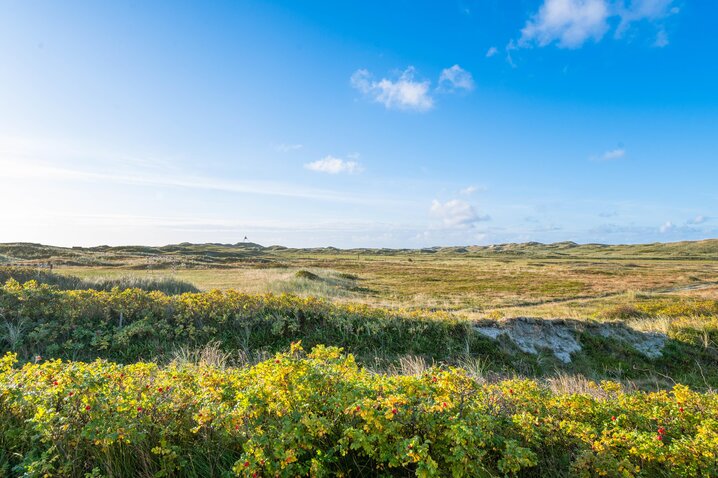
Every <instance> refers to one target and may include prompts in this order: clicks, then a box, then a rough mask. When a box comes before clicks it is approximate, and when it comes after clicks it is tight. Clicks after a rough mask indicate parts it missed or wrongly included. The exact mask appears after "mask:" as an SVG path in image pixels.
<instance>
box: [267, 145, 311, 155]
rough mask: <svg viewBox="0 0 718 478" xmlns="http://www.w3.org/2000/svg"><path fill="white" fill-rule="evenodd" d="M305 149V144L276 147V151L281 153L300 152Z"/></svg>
mask: <svg viewBox="0 0 718 478" xmlns="http://www.w3.org/2000/svg"><path fill="white" fill-rule="evenodd" d="M303 147H304V145H303V144H278V145H276V146H275V147H274V149H276V150H277V151H279V152H280V153H289V152H291V151H299V150H300V149H302V148H303Z"/></svg>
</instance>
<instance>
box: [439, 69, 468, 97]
mask: <svg viewBox="0 0 718 478" xmlns="http://www.w3.org/2000/svg"><path fill="white" fill-rule="evenodd" d="M439 89H440V90H442V91H449V92H454V91H458V90H464V91H471V90H473V89H474V77H473V76H471V73H469V72H468V71H466V70H464V69H463V68H461V67H460V66H459V65H454V66H452V67H451V68H444V69H443V70H442V71H441V75H439Z"/></svg>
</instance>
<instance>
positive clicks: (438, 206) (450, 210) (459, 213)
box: [429, 199, 491, 227]
mask: <svg viewBox="0 0 718 478" xmlns="http://www.w3.org/2000/svg"><path fill="white" fill-rule="evenodd" d="M429 215H430V216H431V217H433V218H435V219H438V220H440V221H441V223H442V225H443V226H444V227H470V226H473V225H475V224H476V223H478V222H481V221H488V220H489V219H491V218H490V217H489V216H488V215H479V214H478V213H477V212H476V209H475V208H474V206H472V205H471V204H469V203H468V202H466V201H462V200H460V199H452V200H449V201H446V202H443V203H442V202H441V201H439V200H437V199H434V200H433V201H432V202H431V207H430V208H429Z"/></svg>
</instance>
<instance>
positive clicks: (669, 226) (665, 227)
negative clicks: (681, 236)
mask: <svg viewBox="0 0 718 478" xmlns="http://www.w3.org/2000/svg"><path fill="white" fill-rule="evenodd" d="M674 229H676V225H675V224H673V223H672V222H671V221H666V222H664V223H663V224H661V227H659V228H658V230H659V231H661V234H666V233H667V232H671V231H673V230H674Z"/></svg>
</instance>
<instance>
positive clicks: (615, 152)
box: [591, 148, 626, 161]
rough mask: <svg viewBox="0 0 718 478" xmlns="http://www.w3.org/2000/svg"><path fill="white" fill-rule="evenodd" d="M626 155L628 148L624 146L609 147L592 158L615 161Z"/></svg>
mask: <svg viewBox="0 0 718 478" xmlns="http://www.w3.org/2000/svg"><path fill="white" fill-rule="evenodd" d="M625 156H626V150H625V149H623V148H615V149H609V150H608V151H605V152H604V153H603V154H601V155H599V156H594V157H592V158H591V159H592V160H594V161H615V160H617V159H621V158H623V157H625Z"/></svg>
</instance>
